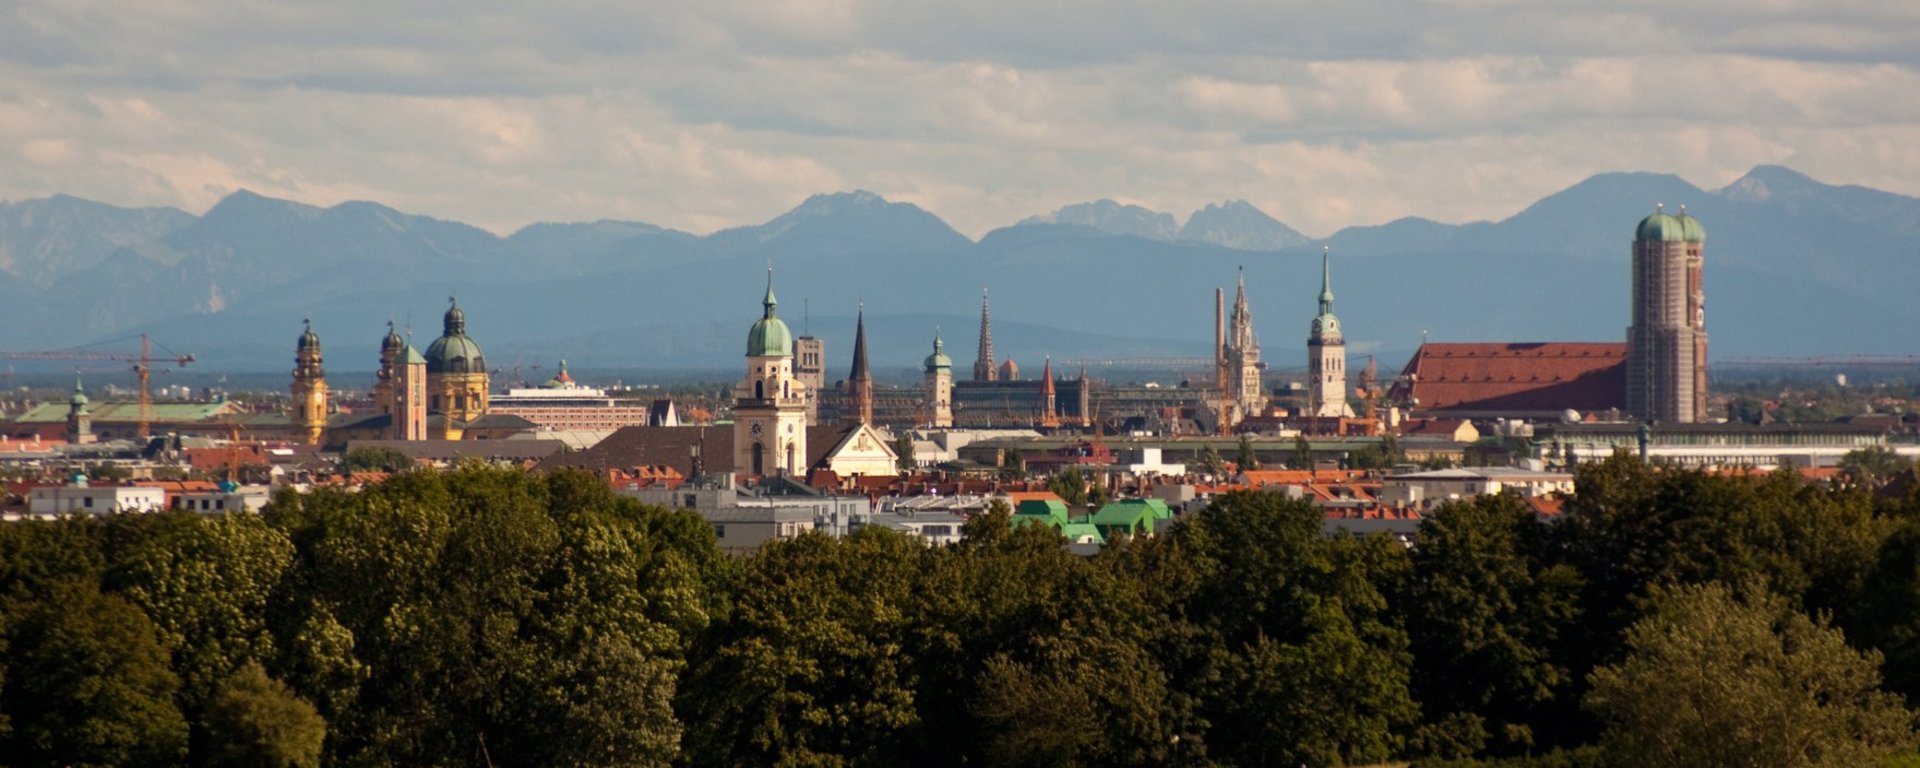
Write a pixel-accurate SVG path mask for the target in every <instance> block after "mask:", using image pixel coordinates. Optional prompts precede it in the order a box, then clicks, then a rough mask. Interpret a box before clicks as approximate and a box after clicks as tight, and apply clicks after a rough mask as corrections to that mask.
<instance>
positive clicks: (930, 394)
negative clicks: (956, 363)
mask: <svg viewBox="0 0 1920 768" xmlns="http://www.w3.org/2000/svg"><path fill="white" fill-rule="evenodd" d="M926 371H927V405H928V407H929V409H930V411H931V414H932V417H931V418H929V419H928V420H927V423H928V424H929V425H931V426H935V427H951V426H953V358H950V357H947V345H946V343H945V342H942V341H941V340H940V332H939V331H937V330H936V331H934V332H933V354H931V355H927V360H926Z"/></svg>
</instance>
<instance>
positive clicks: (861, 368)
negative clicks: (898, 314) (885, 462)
mask: <svg viewBox="0 0 1920 768" xmlns="http://www.w3.org/2000/svg"><path fill="white" fill-rule="evenodd" d="M858 318H859V319H857V320H855V321H854V324H853V370H852V371H850V372H848V374H847V396H848V397H849V398H850V399H852V400H853V413H852V414H851V415H852V416H853V418H854V420H855V421H857V422H859V423H861V424H872V423H873V369H872V368H870V367H868V365H867V308H866V306H865V305H862V306H861V307H860V314H859V316H858Z"/></svg>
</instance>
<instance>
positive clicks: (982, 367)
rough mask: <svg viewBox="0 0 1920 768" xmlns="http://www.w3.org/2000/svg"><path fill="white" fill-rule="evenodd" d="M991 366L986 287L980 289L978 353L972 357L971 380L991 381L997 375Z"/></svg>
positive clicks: (996, 370) (991, 331) (991, 344)
mask: <svg viewBox="0 0 1920 768" xmlns="http://www.w3.org/2000/svg"><path fill="white" fill-rule="evenodd" d="M998 373H999V372H998V369H996V368H994V367H993V316H992V315H991V314H990V313H989V312H988V311H987V289H985V288H982V289H980V353H979V354H978V355H977V356H975V357H974V359H973V380H974V381H993V380H994V379H995V378H996V377H997V376H998Z"/></svg>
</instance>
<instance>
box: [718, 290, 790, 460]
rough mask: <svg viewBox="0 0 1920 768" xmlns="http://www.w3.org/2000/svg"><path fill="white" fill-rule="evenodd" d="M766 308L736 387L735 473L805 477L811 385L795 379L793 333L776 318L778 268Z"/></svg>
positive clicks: (753, 331) (749, 334) (751, 332)
mask: <svg viewBox="0 0 1920 768" xmlns="http://www.w3.org/2000/svg"><path fill="white" fill-rule="evenodd" d="M760 304H761V307H762V308H763V313H762V314H761V316H760V320H759V321H758V322H756V323H754V324H753V327H752V328H751V329H749V330H748V331H747V374H746V377H745V378H742V379H741V380H740V383H738V384H735V385H734V387H733V402H734V405H733V467H734V471H736V472H744V473H747V474H751V475H756V476H770V475H804V474H806V469H807V467H806V461H807V392H806V389H807V385H806V383H805V382H803V381H800V380H799V379H798V378H796V377H795V376H794V371H793V333H792V332H791V331H789V330H787V324H786V323H785V322H783V321H781V320H780V318H779V317H778V316H777V315H776V314H775V313H774V307H775V306H776V304H777V302H776V301H775V300H774V297H773V268H772V267H768V268H767V295H766V298H764V299H762V300H761V302H760Z"/></svg>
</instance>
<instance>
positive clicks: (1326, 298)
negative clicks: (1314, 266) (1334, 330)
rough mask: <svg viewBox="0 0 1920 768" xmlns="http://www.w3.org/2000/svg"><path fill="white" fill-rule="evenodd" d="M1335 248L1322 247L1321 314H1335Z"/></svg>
mask: <svg viewBox="0 0 1920 768" xmlns="http://www.w3.org/2000/svg"><path fill="white" fill-rule="evenodd" d="M1332 254H1333V246H1331V245H1321V246H1320V314H1323V315H1331V314H1333V271H1332V267H1331V266H1330V264H1331V262H1332V259H1333V256H1332Z"/></svg>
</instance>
